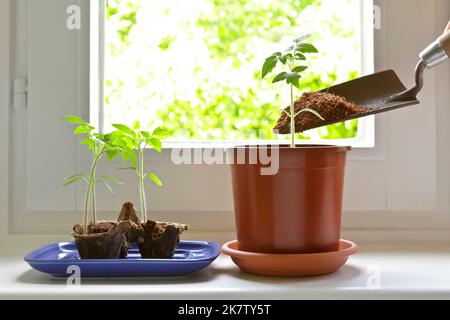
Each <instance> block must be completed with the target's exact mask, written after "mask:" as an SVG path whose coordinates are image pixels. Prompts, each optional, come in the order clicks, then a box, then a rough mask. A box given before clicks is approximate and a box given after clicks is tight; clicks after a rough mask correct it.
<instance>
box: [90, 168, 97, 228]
mask: <svg viewBox="0 0 450 320" xmlns="http://www.w3.org/2000/svg"><path fill="white" fill-rule="evenodd" d="M94 174H95V173H94ZM95 184H96V181H95V178H94V182H93V184H92V190H91V194H92V200H91V201H92V222H93V223H94V225H95V224H97V212H96V211H97V210H96V208H95Z"/></svg>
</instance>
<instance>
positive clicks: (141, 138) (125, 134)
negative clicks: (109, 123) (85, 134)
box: [112, 121, 167, 223]
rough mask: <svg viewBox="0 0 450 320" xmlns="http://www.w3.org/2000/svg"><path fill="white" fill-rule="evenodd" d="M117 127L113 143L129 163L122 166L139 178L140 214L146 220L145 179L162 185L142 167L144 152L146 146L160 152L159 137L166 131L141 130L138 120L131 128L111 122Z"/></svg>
mask: <svg viewBox="0 0 450 320" xmlns="http://www.w3.org/2000/svg"><path fill="white" fill-rule="evenodd" d="M113 127H114V128H116V129H117V131H114V132H113V133H112V136H113V139H114V145H115V146H117V147H119V148H120V153H121V154H122V160H123V161H124V162H128V163H130V164H131V167H128V168H123V169H130V170H133V171H134V172H135V173H136V175H137V177H138V179H139V196H140V205H141V216H142V219H143V222H144V223H146V222H147V202H146V196H145V179H146V178H149V179H151V180H152V181H153V182H154V183H155V184H157V185H158V186H162V182H161V180H160V179H159V178H158V176H157V175H156V174H154V173H153V172H150V171H146V170H145V168H144V153H145V149H146V148H152V149H154V150H156V151H157V152H159V153H161V150H162V142H161V138H163V137H165V136H167V131H166V130H164V129H162V128H159V127H158V128H156V129H155V130H153V132H152V133H150V132H149V131H144V130H141V125H140V123H139V121H135V123H134V125H133V127H132V128H130V127H128V126H126V125H123V124H113Z"/></svg>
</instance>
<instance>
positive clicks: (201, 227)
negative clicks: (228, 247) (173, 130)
mask: <svg viewBox="0 0 450 320" xmlns="http://www.w3.org/2000/svg"><path fill="white" fill-rule="evenodd" d="M180 1H181V0H180ZM186 1H187V0H186ZM205 1H206V0H205ZM100 2H102V1H100V0H99V1H98V2H97V1H89V0H39V1H34V0H15V1H9V0H5V1H0V8H1V9H2V10H0V16H1V17H2V19H0V23H1V24H2V25H7V27H6V28H4V29H3V28H2V30H8V24H9V30H10V32H9V33H8V32H1V33H0V70H7V71H9V73H10V74H4V73H2V74H1V75H0V92H2V94H1V95H0V96H1V97H0V104H2V105H1V106H0V119H1V120H0V121H2V122H1V123H2V125H1V126H0V131H1V132H2V134H1V135H0V149H1V150H2V152H3V153H2V158H1V160H0V176H1V182H0V183H1V184H2V185H1V187H3V188H2V189H1V190H2V192H0V218H1V225H2V226H1V227H2V228H4V229H6V228H7V229H8V232H9V233H11V234H21V233H31V234H32V233H52V234H63V233H64V234H67V233H68V232H66V230H68V226H69V225H71V224H72V223H75V222H78V221H79V220H80V217H81V213H80V212H81V211H82V203H83V196H82V195H83V194H82V191H83V186H81V185H80V186H74V187H72V188H63V186H62V179H63V178H64V177H67V176H69V175H71V174H73V173H74V172H79V171H84V170H86V168H88V166H89V158H88V155H87V154H86V153H85V152H84V149H82V148H80V146H78V144H77V142H76V141H75V140H74V139H73V137H72V135H71V132H70V128H69V127H68V126H67V125H66V124H65V123H64V122H63V121H61V119H62V117H63V116H65V115H68V114H78V115H80V116H82V117H84V118H89V116H91V118H92V119H93V120H95V119H96V118H98V117H102V116H106V117H107V114H106V113H105V114H104V115H102V114H101V113H100V112H95V108H91V107H90V105H91V106H95V105H97V106H98V105H99V103H98V101H99V100H101V101H103V98H101V95H102V90H99V89H97V90H92V91H91V92H90V88H89V86H90V85H91V86H92V87H95V88H97V87H99V84H100V83H103V81H101V82H100V81H97V80H95V81H89V79H90V76H91V77H92V78H93V79H94V78H98V77H100V78H101V77H102V75H103V72H98V71H99V70H100V71H101V70H102V63H101V62H102V61H103V60H102V59H98V58H99V57H100V56H101V57H103V55H102V54H101V53H102V50H101V49H102V48H101V45H100V48H99V49H100V50H96V48H95V47H96V46H98V45H99V44H102V43H103V42H100V41H97V40H96V37H95V36H94V37H92V38H91V37H90V34H89V33H90V31H92V35H97V37H98V36H99V35H100V36H101V33H98V32H96V30H95V29H96V25H98V24H99V23H100V21H103V20H102V19H99V16H101V12H95V10H94V9H95V8H94V7H93V8H90V6H91V5H93V4H97V3H100ZM121 2H122V1H121ZM123 2H126V0H123ZM162 2H164V3H165V2H166V1H159V2H158V3H162ZM265 2H266V1H259V2H258V3H265ZM280 2H281V1H280ZM286 2H288V1H287V0H286ZM301 2H303V1H301ZM430 2H431V1H430ZM430 2H428V1H427V2H425V1H421V0H395V1H390V0H389V1H387V0H376V1H375V3H376V4H377V5H378V6H379V8H380V12H381V29H377V30H375V31H374V30H373V28H372V20H371V19H372V14H373V12H372V9H373V8H372V6H371V1H367V0H362V1H360V2H353V1H350V2H349V1H347V0H342V1H341V0H336V3H339V4H346V5H350V4H351V3H359V4H360V5H361V7H360V14H358V17H361V21H364V23H363V24H362V26H361V27H358V30H359V31H358V34H359V37H361V38H363V39H364V41H362V44H363V45H362V46H361V48H360V50H361V52H360V53H361V55H362V57H363V59H358V64H359V63H361V64H362V66H364V68H360V69H358V70H360V72H361V70H362V72H364V73H371V72H372V71H373V70H371V68H372V66H373V62H375V63H374V66H375V70H377V71H379V70H384V69H394V70H396V71H397V72H398V74H399V76H400V77H401V79H402V80H403V82H404V83H405V84H408V83H409V81H410V80H411V79H412V78H411V77H412V71H413V69H414V66H415V65H416V63H417V53H418V52H419V51H420V50H421V49H423V48H424V47H425V46H426V45H428V44H429V42H430V41H431V40H433V39H434V38H435V37H436V36H437V35H438V34H439V33H440V32H442V27H443V26H444V25H445V24H446V23H447V21H448V14H449V12H450V7H449V4H448V3H447V1H440V0H433V1H432V5H430ZM136 3H139V2H138V1H137V0H136ZM169 3H171V2H170V1H169ZM322 3H326V1H325V0H323V1H322ZM74 4H76V5H79V6H80V8H81V19H82V20H81V29H80V30H69V29H67V28H66V24H65V22H66V19H67V8H68V7H69V6H72V5H74ZM331 4H332V5H335V6H337V5H338V4H333V3H331ZM100 7H101V6H100ZM4 8H6V9H5V10H3V9H4ZM98 8H99V6H97V9H98ZM105 8H106V7H105ZM312 8H313V9H317V8H314V7H312ZM91 9H92V10H94V11H91V12H90V10H91ZM9 11H10V12H11V14H10V15H9V16H8V14H5V13H7V12H9ZM336 12H338V13H339V14H341V12H342V10H338V11H336ZM345 14H346V16H350V14H349V13H348V12H345ZM310 18H311V19H312V20H313V19H316V18H317V16H316V15H312V16H311V17H310ZM353 18H354V17H352V19H353ZM417 21H424V23H420V24H418V23H417ZM425 22H426V23H425ZM405 30H408V32H409V33H410V34H414V37H405ZM130 33H133V32H130ZM372 37H373V40H374V41H372ZM261 39H267V38H266V37H264V36H261ZM280 41H281V40H274V43H278V42H280ZM159 44H160V43H158V45H159ZM105 49H106V48H105ZM269 49H270V48H269ZM267 51H268V52H269V54H270V51H271V50H264V52H263V53H264V55H265V54H267ZM91 52H97V53H99V54H98V55H97V59H96V56H95V55H92V54H91ZM322 52H328V51H324V50H323V49H322ZM363 60H364V61H363ZM107 63H108V62H107V61H106V65H107ZM260 64H261V63H260V62H258V63H256V65H255V66H254V68H255V69H257V68H258V67H259V66H260ZM106 65H105V66H106ZM90 67H91V68H92V70H93V72H91V73H89V68H90ZM252 67H253V65H252ZM449 74H450V73H449V72H448V64H443V65H442V66H439V68H437V69H433V70H427V73H426V84H425V87H424V89H423V91H422V93H421V95H420V100H421V101H422V102H423V103H422V105H421V106H416V107H412V108H410V109H405V110H401V111H396V112H391V113H389V114H385V115H379V116H377V117H376V118H375V120H374V119H366V120H364V121H365V122H364V123H363V124H362V123H359V124H358V131H357V137H356V138H351V139H340V140H338V141H336V140H331V141H326V143H333V144H334V143H345V144H348V143H351V144H352V145H353V146H355V145H356V146H358V144H359V145H363V146H364V145H365V143H366V141H367V140H366V139H367V137H369V141H370V139H372V140H371V142H372V145H373V142H374V141H376V145H375V147H374V148H364V149H363V148H356V149H355V150H354V151H352V152H351V153H350V155H349V161H348V166H347V170H346V188H345V200H344V211H345V215H344V229H345V230H347V231H348V230H350V232H353V231H354V233H352V234H353V235H355V237H354V238H352V239H354V240H356V241H358V239H359V237H366V235H367V234H368V233H367V230H374V229H383V230H385V232H384V233H377V230H376V231H374V233H372V234H369V236H368V237H370V238H371V239H380V238H385V237H387V236H388V235H391V236H394V232H391V231H389V230H391V229H396V231H395V236H397V235H403V234H404V233H403V231H404V232H407V231H408V230H409V229H410V230H414V231H411V233H410V234H409V238H410V239H417V237H416V235H417V236H418V232H419V231H417V230H421V229H424V228H429V230H431V229H432V231H429V230H428V231H424V233H423V235H424V238H425V236H426V237H427V239H428V236H431V234H433V235H435V234H442V233H444V232H445V233H447V234H448V230H444V228H448V227H449V226H450V224H449V223H448V221H449V220H448V216H449V211H450V203H449V197H448V194H449V192H450V169H449V163H450V157H449V155H450V145H449V144H448V137H449V135H450V121H449V120H448V119H450V108H448V101H449V99H450V98H449V90H448V86H449V83H450V79H449ZM105 75H106V74H105ZM343 77H344V76H343ZM14 78H24V79H26V80H27V82H28V105H27V107H25V108H16V109H14V108H13V107H12V99H11V96H12V95H8V94H7V92H8V91H9V92H11V91H12V88H10V85H11V84H12V83H13V79H14ZM8 80H9V81H8ZM255 83H256V84H258V85H259V84H261V85H264V83H263V82H261V81H259V80H256V81H255ZM105 89H107V87H105ZM271 90H272V89H271ZM275 91H276V90H275ZM96 94H98V95H99V96H100V98H99V99H97V97H96ZM170 98H172V97H170ZM273 98H274V95H273V94H272V93H270V94H268V97H267V99H264V101H270V99H273ZM261 99H262V98H261ZM90 100H91V101H94V103H91V104H90ZM8 101H9V106H10V108H7V107H3V104H8ZM106 107H107V108H108V106H106ZM106 117H105V119H106ZM133 118H134V117H133ZM242 119H243V118H239V120H242ZM244 119H245V118H244ZM100 120H101V119H100ZM110 121H113V120H110ZM272 121H273V120H272ZM104 122H105V121H100V123H104ZM105 123H106V122H105ZM268 127H269V128H270V126H269V125H268ZM374 128H376V130H374ZM374 134H375V136H374ZM361 137H362V138H361ZM187 138H189V137H187ZM194 138H195V137H192V139H194ZM200 138H204V139H206V138H213V137H200ZM219 138H220V136H219ZM219 138H218V139H219ZM227 138H228V136H227ZM233 138H245V137H233ZM313 138H315V137H313ZM195 139H197V138H195ZM358 139H362V140H360V142H358ZM309 142H311V140H310V141H309ZM170 152H171V150H170V149H166V150H164V152H163V154H162V155H161V156H159V157H156V156H155V155H154V154H152V153H151V152H149V154H148V157H149V161H148V162H147V163H149V164H150V163H151V164H152V169H153V171H155V172H156V173H158V175H159V176H160V177H161V178H162V179H163V181H164V188H150V190H149V200H150V208H149V209H150V210H151V211H152V212H153V214H154V217H155V218H157V219H164V220H173V221H185V222H187V223H189V224H191V225H192V230H196V231H198V232H203V233H204V234H205V236H201V237H200V236H196V235H195V234H194V232H193V233H191V234H192V237H196V238H202V239H203V238H204V239H211V240H214V239H216V240H226V239H229V238H230V237H232V235H230V233H231V232H232V230H233V217H232V210H233V203H232V194H231V182H230V177H229V168H228V167H227V166H201V165H200V166H176V165H174V164H173V163H172V162H171V161H170ZM117 167H120V164H119V163H105V164H103V165H102V167H101V168H99V170H100V171H102V172H101V173H103V172H105V173H106V172H111V173H112V172H114V173H116V171H115V169H116V168H117ZM99 173H100V172H99ZM118 175H119V178H121V179H122V180H125V181H127V182H129V184H127V186H120V187H118V188H117V190H116V191H117V195H116V196H112V195H110V194H109V193H108V192H107V190H102V189H101V188H99V190H98V199H99V203H98V205H99V211H100V212H99V213H100V215H101V218H112V217H114V216H115V215H116V213H117V211H118V209H119V208H120V206H121V204H122V203H121V202H122V201H123V199H127V200H131V201H136V192H135V190H134V188H133V185H132V183H133V182H132V181H134V179H133V177H132V176H131V175H130V176H128V175H127V173H125V172H124V173H122V172H120V173H118ZM5 183H6V185H7V190H6V191H7V192H3V191H4V189H5V188H4V185H5ZM119 195H120V196H119ZM405 217H407V218H405ZM435 229H442V230H443V231H442V230H441V231H442V233H436V232H435V231H436V230H435ZM361 230H363V231H361ZM402 230H403V231H402ZM0 232H1V229H0ZM216 235H218V236H217V237H216ZM220 235H223V237H221V236H220ZM372 237H373V238H372ZM377 237H378V238H377ZM366 238H367V237H366ZM387 238H389V237H387ZM52 239H54V237H52ZM61 239H63V238H62V237H61Z"/></svg>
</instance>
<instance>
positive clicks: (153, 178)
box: [144, 172, 162, 186]
mask: <svg viewBox="0 0 450 320" xmlns="http://www.w3.org/2000/svg"><path fill="white" fill-rule="evenodd" d="M144 177H149V178H150V179H151V180H152V181H153V182H154V183H155V184H156V185H158V186H162V182H161V179H159V178H158V176H157V175H156V174H154V173H153V172H147V173H145V175H144Z"/></svg>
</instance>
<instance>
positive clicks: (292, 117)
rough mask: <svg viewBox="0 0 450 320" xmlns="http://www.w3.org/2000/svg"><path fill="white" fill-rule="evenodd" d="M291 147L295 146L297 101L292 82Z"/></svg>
mask: <svg viewBox="0 0 450 320" xmlns="http://www.w3.org/2000/svg"><path fill="white" fill-rule="evenodd" d="M290 111H291V112H290V113H291V148H295V102H294V86H293V85H292V84H291V110H290Z"/></svg>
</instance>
